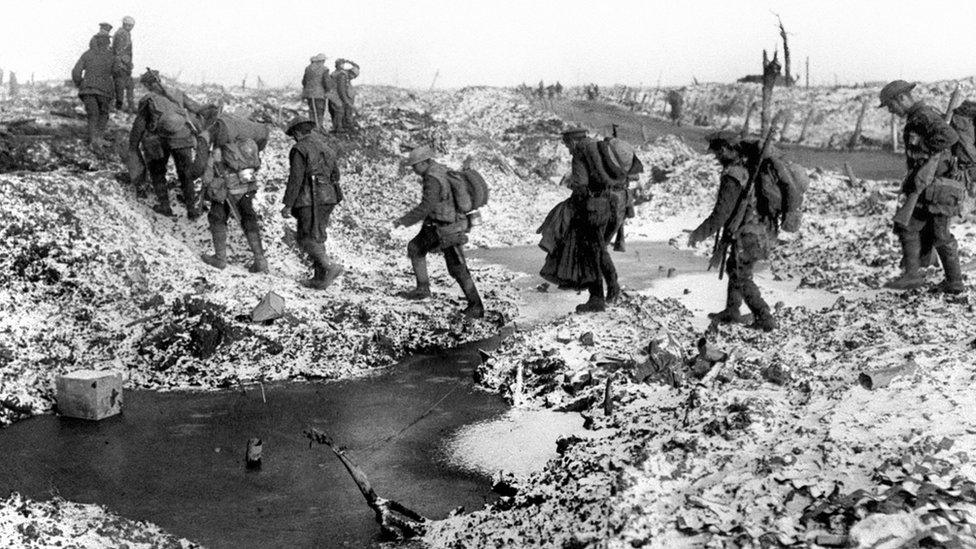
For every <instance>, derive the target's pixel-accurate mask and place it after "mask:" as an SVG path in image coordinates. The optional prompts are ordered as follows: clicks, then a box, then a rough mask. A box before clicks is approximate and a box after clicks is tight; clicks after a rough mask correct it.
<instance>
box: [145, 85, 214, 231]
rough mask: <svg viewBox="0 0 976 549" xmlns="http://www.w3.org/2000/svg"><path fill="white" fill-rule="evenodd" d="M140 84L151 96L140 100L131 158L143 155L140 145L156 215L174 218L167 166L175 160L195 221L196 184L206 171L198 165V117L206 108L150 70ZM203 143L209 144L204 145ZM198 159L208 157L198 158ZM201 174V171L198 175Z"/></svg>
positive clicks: (189, 214) (197, 214)
mask: <svg viewBox="0 0 976 549" xmlns="http://www.w3.org/2000/svg"><path fill="white" fill-rule="evenodd" d="M139 82H141V83H142V85H143V86H145V87H146V90H148V93H147V94H146V95H145V96H144V97H143V98H142V99H141V100H139V107H138V108H137V109H136V119H135V121H133V122H132V130H131V131H130V132H129V151H130V154H135V155H139V154H140V152H139V151H140V145H141V147H142V153H143V154H144V155H145V162H146V166H147V168H148V171H149V177H150V179H151V181H152V186H153V190H154V191H155V192H156V199H157V204H156V205H155V206H153V210H154V211H155V212H156V213H159V214H163V215H167V216H172V215H173V210H172V208H171V207H170V204H169V186H168V185H167V183H166V165H167V164H168V163H169V158H170V157H171V156H172V157H173V163H174V164H176V177H177V178H178V179H179V180H180V187H181V188H182V192H183V203H184V204H185V205H186V216H187V217H188V218H189V219H190V220H191V221H192V220H195V219H197V218H198V217H200V207H199V205H198V204H197V196H196V194H197V193H196V188H195V187H194V184H193V181H194V179H196V177H198V176H199V175H201V174H202V173H203V167H202V166H201V167H199V168H197V167H196V166H195V165H194V148H195V147H197V145H198V140H197V135H198V134H199V133H200V120H199V118H198V116H197V115H198V113H200V112H201V111H202V109H203V105H201V104H199V103H197V102H196V101H194V100H193V99H190V98H189V97H187V96H186V95H184V94H183V92H181V91H179V90H177V89H175V88H174V89H169V88H167V87H165V86H164V85H163V82H162V80H160V78H159V72H158V71H154V70H147V71H146V72H145V73H144V74H143V75H142V76H141V77H139ZM201 143H205V142H204V141H201ZM197 158H202V159H203V160H205V158H204V157H202V156H200V155H197ZM198 170H199V171H198Z"/></svg>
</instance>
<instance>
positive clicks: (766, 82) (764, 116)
mask: <svg viewBox="0 0 976 549" xmlns="http://www.w3.org/2000/svg"><path fill="white" fill-rule="evenodd" d="M781 68H782V67H781V66H780V64H779V52H778V51H777V52H775V53H773V59H772V60H770V59H769V54H768V53H766V50H763V74H762V112H760V121H761V128H760V130H761V134H762V135H766V134H767V133H768V132H769V123H770V115H771V114H772V108H773V87H774V86H775V85H776V79H777V78H778V77H779V71H780V69H781Z"/></svg>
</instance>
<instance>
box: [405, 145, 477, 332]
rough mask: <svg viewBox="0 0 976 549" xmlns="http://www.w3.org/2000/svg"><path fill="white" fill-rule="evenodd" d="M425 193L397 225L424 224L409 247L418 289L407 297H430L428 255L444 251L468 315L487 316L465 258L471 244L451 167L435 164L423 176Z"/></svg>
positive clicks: (407, 294) (448, 269) (432, 163)
mask: <svg viewBox="0 0 976 549" xmlns="http://www.w3.org/2000/svg"><path fill="white" fill-rule="evenodd" d="M421 177H422V181H421V184H422V185H423V192H422V198H421V201H420V204H418V205H416V206H414V207H413V209H411V210H410V211H408V212H407V213H405V214H404V215H403V216H401V217H400V218H399V219H398V220H397V221H396V223H397V224H399V225H403V226H404V227H409V226H411V225H415V224H417V223H421V222H422V223H423V225H422V226H421V228H420V232H419V233H417V236H415V237H414V238H413V239H411V240H410V242H409V243H408V244H407V257H409V258H410V262H411V264H412V265H413V270H414V275H415V276H416V278H417V288H416V289H415V290H414V291H413V292H408V293H406V294H405V296H406V297H409V298H413V299H422V298H425V297H427V296H429V295H430V278H429V276H428V273H427V254H429V253H431V252H433V251H437V250H440V251H441V252H442V253H443V254H444V261H445V262H446V263H447V272H448V273H450V275H451V277H452V278H453V279H454V280H455V281H457V283H458V285H459V286H460V287H461V291H462V292H464V297H465V299H467V302H468V307H467V309H465V314H466V315H468V316H472V317H480V316H483V315H484V305H483V304H482V301H481V296H480V295H479V294H478V289H477V287H476V286H475V283H474V279H473V278H472V277H471V272H470V271H469V270H468V264H467V260H466V259H465V257H464V248H463V246H464V244H465V243H466V242H467V241H468V237H467V234H466V231H467V229H468V223H467V218H466V217H465V215H464V214H461V213H458V211H457V208H456V207H455V204H454V194H453V193H452V191H451V183H450V181H448V178H447V168H446V167H444V166H443V165H441V164H438V163H437V162H434V161H431V162H430V166H429V168H428V169H427V171H426V172H424V173H423V174H422V176H421Z"/></svg>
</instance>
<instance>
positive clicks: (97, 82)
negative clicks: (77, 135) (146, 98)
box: [71, 34, 122, 147]
mask: <svg viewBox="0 0 976 549" xmlns="http://www.w3.org/2000/svg"><path fill="white" fill-rule="evenodd" d="M109 42H110V39H109V37H108V36H107V35H103V34H96V35H95V36H93V37H92V39H91V41H90V42H89V46H90V48H89V49H88V51H86V52H85V53H83V54H82V55H81V57H80V58H79V59H78V62H77V63H75V67H74V69H73V70H72V71H71V79H72V80H73V81H74V83H75V87H77V88H78V97H80V98H81V102H82V103H84V105H85V113H86V114H87V115H88V144H89V145H91V146H92V147H100V146H102V145H103V144H104V140H103V139H102V135H103V134H104V133H105V128H106V127H107V126H108V114H109V110H110V109H111V105H112V100H113V98H114V97H115V76H116V75H118V74H120V73H121V71H122V66H121V64H120V63H119V61H118V59H116V58H115V54H113V53H112V50H110V49H109Z"/></svg>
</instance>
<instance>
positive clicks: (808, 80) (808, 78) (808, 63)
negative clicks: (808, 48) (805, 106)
mask: <svg viewBox="0 0 976 549" xmlns="http://www.w3.org/2000/svg"><path fill="white" fill-rule="evenodd" d="M806 78H807V88H808V89H809V88H810V56H809V55H808V56H807V75H806Z"/></svg>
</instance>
